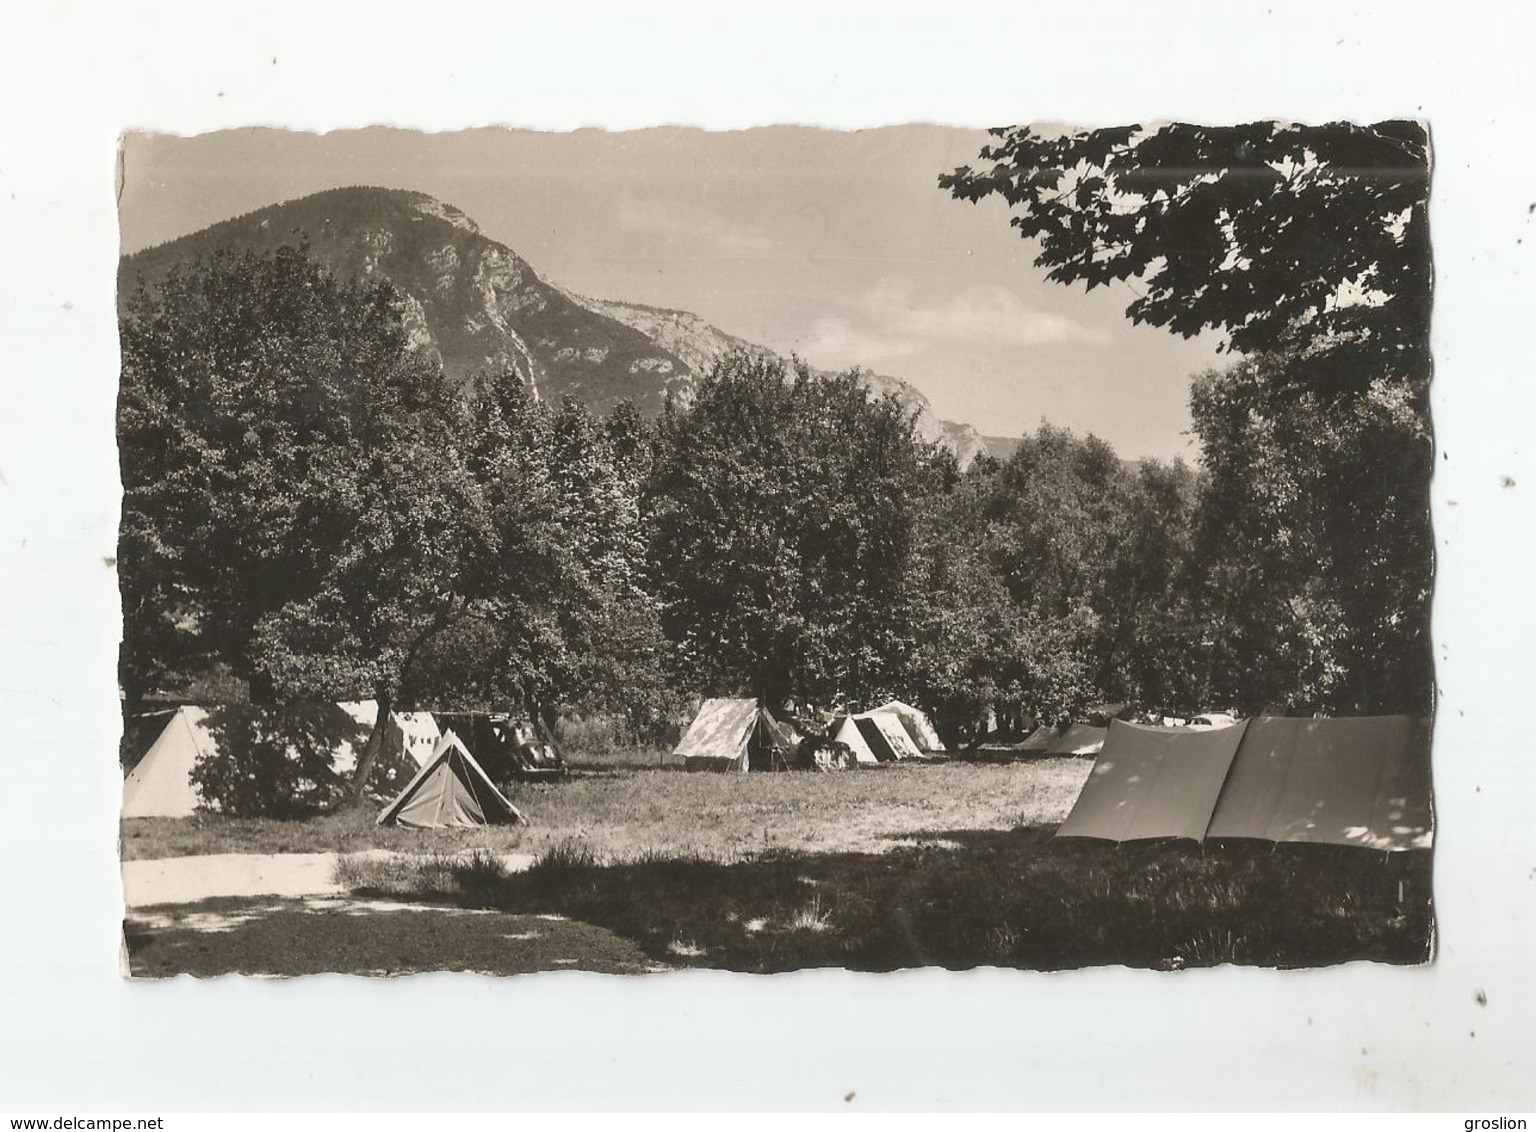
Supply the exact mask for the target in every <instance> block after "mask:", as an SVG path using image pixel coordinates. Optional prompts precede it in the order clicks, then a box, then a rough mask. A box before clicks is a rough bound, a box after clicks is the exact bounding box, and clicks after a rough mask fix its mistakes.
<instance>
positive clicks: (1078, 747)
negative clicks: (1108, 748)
mask: <svg viewBox="0 0 1536 1132" xmlns="http://www.w3.org/2000/svg"><path fill="white" fill-rule="evenodd" d="M1108 736H1109V728H1107V727H1094V726H1092V725H1091V724H1087V723H1074V724H1072V725H1071V726H1070V727H1068V728H1067V729H1066V730H1065V731H1063V732H1062V733H1061V734H1060V735H1059V736H1057V737H1056V739H1054V740H1053V741H1052V742H1051V745H1050V746H1049V747H1047V748H1046V749H1045V750H1046V754H1049V755H1096V754H1098V753H1099V752H1100V751H1102V750H1103V749H1104V740H1105V739H1106V738H1108Z"/></svg>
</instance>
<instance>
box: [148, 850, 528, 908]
mask: <svg viewBox="0 0 1536 1132" xmlns="http://www.w3.org/2000/svg"><path fill="white" fill-rule="evenodd" d="M403 855H404V854H395V853H390V852H388V851H386V850H382V849H370V850H367V851H365V852H362V853H349V854H340V853H212V854H206V855H204V856H199V857H167V858H163V859H159V860H149V861H124V862H123V903H124V904H126V905H127V906H128V907H130V908H142V907H145V906H147V905H151V904H194V903H197V902H198V901H201V900H208V899H210V898H212V897H218V896H284V897H301V896H336V895H340V894H341V892H342V889H341V887H340V886H339V885H338V884H336V882H335V880H334V877H335V875H336V862H337V861H338V860H340V859H341V857H342V856H348V857H355V858H360V859H364V860H366V859H375V860H376V859H380V858H388V857H393V856H403ZM502 861H503V863H504V864H505V865H506V867H507V870H508V871H509V872H521V871H522V870H523V869H526V868H527V867H528V866H529V865H530V864H532V863H533V857H532V855H530V854H527V853H508V854H505V855H504V856H503V857H502Z"/></svg>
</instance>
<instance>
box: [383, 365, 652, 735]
mask: <svg viewBox="0 0 1536 1132" xmlns="http://www.w3.org/2000/svg"><path fill="white" fill-rule="evenodd" d="M465 416H466V419H465V423H464V428H463V431H462V435H461V442H462V446H463V451H464V453H465V456H466V460H467V467H468V469H469V474H470V476H471V477H472V479H473V482H474V483H475V485H476V488H477V490H478V492H479V493H480V499H481V506H482V507H483V511H484V522H483V524H480V525H479V526H478V527H477V531H478V534H477V539H478V540H479V541H478V543H477V545H476V547H475V549H474V550H473V552H472V553H471V554H470V555H469V556H468V559H469V561H470V562H472V564H473V565H472V568H471V569H470V571H469V573H468V575H467V576H466V578H465V581H464V583H463V593H464V597H465V605H464V607H463V616H462V617H460V618H459V619H458V620H457V622H456V624H455V625H454V626H453V627H452V628H450V629H448V630H447V631H446V632H445V633H443V634H441V635H439V636H438V637H437V638H436V639H435V640H434V641H433V642H431V643H430V644H428V645H427V646H426V649H425V650H424V657H423V661H422V663H421V664H420V665H419V666H418V668H417V670H416V678H415V681H414V684H413V695H414V696H415V697H416V698H417V699H419V700H424V701H426V702H435V701H440V700H443V699H447V698H451V699H452V701H453V702H454V703H455V704H457V705H459V706H470V705H476V704H478V705H482V706H486V707H490V706H493V705H497V706H500V705H504V704H505V703H506V702H507V701H508V700H511V701H512V702H514V703H516V704H517V705H519V707H520V708H521V709H522V710H523V711H524V712H525V713H526V714H528V715H529V716H530V717H532V718H537V719H539V720H540V721H541V722H543V723H544V724H545V725H546V726H552V725H553V722H554V718H555V715H556V714H557V713H558V712H559V711H561V710H564V709H579V710H584V711H603V712H618V713H620V714H622V715H624V716H626V717H627V718H629V720H630V721H631V723H632V724H633V725H634V726H636V727H638V728H642V729H643V728H644V727H645V726H646V725H647V723H648V722H649V721H650V720H651V719H652V718H654V717H655V716H659V715H661V714H664V713H665V711H666V709H667V706H668V705H669V702H670V697H669V695H668V692H667V688H666V684H665V679H664V664H663V653H664V638H663V637H662V636H661V631H660V624H659V620H658V617H657V611H656V606H655V602H654V600H653V599H652V598H651V597H650V596H649V595H648V594H647V593H646V592H645V591H644V589H643V588H642V586H641V581H642V577H643V566H644V551H645V540H644V537H643V535H642V532H641V518H640V512H639V494H640V484H641V480H642V479H643V477H644V475H645V467H646V459H647V456H648V452H649V448H648V442H647V437H646V426H645V425H644V423H643V422H642V421H640V419H639V418H638V416H637V415H636V414H635V413H634V412H633V410H631V409H629V408H627V407H624V408H620V409H617V410H616V411H615V412H614V413H613V414H612V415H611V416H609V417H607V418H604V419H599V418H596V417H594V416H593V415H592V414H591V413H589V412H588V411H587V410H586V409H584V408H582V407H581V406H580V405H578V404H576V403H575V402H574V401H570V400H567V401H565V402H564V403H562V404H561V405H560V406H558V407H551V406H548V405H545V404H542V403H540V402H537V401H535V400H534V399H533V398H532V397H531V396H530V395H529V393H528V392H527V389H526V387H525V383H524V382H523V380H522V379H521V378H520V377H519V376H518V375H517V374H516V373H513V372H503V373H496V374H482V375H480V376H479V377H477V378H476V379H475V381H474V382H473V383H472V385H471V388H470V390H469V392H468V403H467V408H466V414H465Z"/></svg>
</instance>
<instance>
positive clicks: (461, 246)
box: [119, 188, 1009, 464]
mask: <svg viewBox="0 0 1536 1132" xmlns="http://www.w3.org/2000/svg"><path fill="white" fill-rule="evenodd" d="M300 239H307V240H308V241H309V245H310V253H311V254H312V255H314V256H316V257H317V258H318V259H320V260H321V261H322V262H324V263H325V264H326V265H327V266H328V267H330V268H331V270H333V271H335V272H337V273H339V274H346V275H352V276H358V277H363V278H375V277H382V278H386V279H388V280H389V281H390V282H391V283H392V284H393V285H394V287H395V288H396V290H398V291H399V292H400V293H401V296H402V301H403V318H404V322H405V326H406V330H407V332H408V333H409V335H410V338H411V341H412V342H413V343H414V344H415V345H416V346H417V347H418V348H419V349H422V350H430V351H432V352H434V353H435V354H436V355H437V356H438V357H439V358H440V359H441V361H442V363H443V367H444V368H445V370H447V372H448V373H449V374H451V375H453V376H455V377H459V378H464V377H467V376H468V375H469V374H472V373H474V372H476V371H478V370H482V369H501V368H509V369H512V370H514V371H515V372H517V373H518V374H520V375H521V376H522V377H523V380H524V381H525V382H527V383H528V385H529V387H530V388H531V389H532V390H533V391H534V392H535V393H536V394H537V395H538V396H540V397H543V398H550V399H554V398H560V397H564V396H570V397H573V398H575V399H576V400H578V401H581V402H582V403H584V404H586V405H588V406H589V407H591V408H593V409H595V410H597V411H606V410H608V409H611V408H612V407H613V406H614V405H615V404H617V403H618V402H620V401H625V400H628V401H633V402H634V403H635V404H636V406H637V407H638V408H639V409H640V410H641V411H642V412H644V413H647V414H655V413H657V412H659V411H660V409H661V406H662V403H663V401H664V400H665V398H666V396H667V395H668V394H669V393H670V394H672V395H673V396H674V397H676V398H677V399H678V400H680V401H682V402H684V403H686V402H687V401H688V400H689V399H690V398H691V397H692V394H693V390H694V388H695V385H696V383H697V382H698V381H699V380H700V379H701V378H702V377H703V376H704V375H705V374H707V373H708V372H709V369H710V367H711V366H713V365H714V363H715V362H716V361H718V360H719V359H720V358H722V357H724V356H725V355H727V354H729V353H731V352H733V351H745V352H746V353H748V354H751V355H754V356H757V357H772V356H774V354H773V351H771V350H769V349H767V348H766V347H763V346H759V345H756V344H754V343H751V342H747V341H745V340H743V339H741V338H737V337H735V336H734V335H731V334H727V333H725V332H724V331H723V330H720V329H719V328H718V327H715V326H711V325H710V324H709V323H707V322H705V321H704V320H703V319H702V318H700V317H699V316H698V315H695V314H690V313H689V312H687V311H676V310H664V309H661V308H657V307H647V306H641V305H639V304H635V303H624V302H616V301H612V300H605V299H590V298H585V297H582V296H578V295H575V294H572V293H570V292H567V291H564V290H562V289H561V288H559V287H556V286H554V285H553V284H551V283H549V282H547V281H546V280H544V279H541V278H540V277H539V276H538V275H537V274H536V273H535V272H534V271H533V269H532V268H530V267H529V266H528V264H527V263H526V262H525V261H524V260H523V259H522V258H521V257H519V256H518V255H517V254H516V253H515V252H514V251H512V249H510V248H508V247H506V246H505V245H504V244H500V243H498V242H497V241H495V240H492V239H490V238H489V237H487V236H485V235H484V234H483V233H481V231H480V229H479V227H478V225H476V224H475V222H474V221H473V220H471V219H470V218H469V217H468V216H465V215H464V213H462V212H460V211H459V210H458V209H457V208H454V207H453V206H452V205H449V204H444V203H442V202H441V201H437V200H434V199H433V198H431V197H429V196H426V195H425V194H422V193H414V192H406V191H402V190H396V189H378V188H349V189H335V190H331V191H329V192H323V193H316V194H315V195H313V196H308V197H304V198H301V199H300V200H295V201H288V202H286V203H284V204H279V205H273V206H272V207H270V208H264V209H260V210H258V211H256V212H252V213H247V214H246V215H244V216H239V217H235V218H234V219H232V220H226V221H223V222H222V223H219V224H215V225H213V226H212V227H210V228H206V229H204V230H203V231H201V232H196V233H193V234H192V235H189V236H184V237H182V238H181V239H178V240H173V241H171V242H170V243H167V244H162V245H160V246H159V247H155V248H150V249H147V250H145V251H142V252H139V253H136V254H135V255H132V256H128V257H125V258H124V259H123V261H122V263H121V265H120V268H119V294H120V296H126V295H127V294H129V293H131V291H132V289H133V288H134V287H135V286H136V283H137V280H139V279H141V278H142V279H145V280H148V281H151V282H153V281H154V280H155V279H156V278H159V277H161V276H163V275H164V274H165V272H167V271H169V270H170V269H171V267H172V266H173V265H175V264H177V263H180V262H184V261H188V260H191V259H195V258H198V257H201V256H204V255H208V254H210V253H212V252H213V251H215V250H218V249H229V250H234V251H244V250H254V251H263V252H270V251H272V250H275V249H276V248H278V247H280V246H282V245H284V244H293V243H296V242H297V241H298V240H300ZM867 379H868V381H869V383H870V385H871V386H872V387H874V388H875V389H877V390H880V391H881V392H888V393H891V394H892V395H894V396H895V397H897V398H898V399H899V400H900V401H902V402H903V403H904V404H906V405H908V406H909V407H911V408H913V409H916V410H917V411H918V427H919V429H920V430H921V432H922V434H923V436H924V437H925V438H927V439H929V440H932V441H937V442H940V443H943V444H945V445H947V446H949V447H950V448H951V449H953V450H954V452H955V454H956V455H957V456H958V457H959V458H960V460H961V462H962V464H964V463H969V462H970V460H971V459H972V458H973V457H974V456H975V455H977V454H978V453H980V452H984V451H988V450H989V445H990V446H992V447H993V448H995V447H996V443H997V442H996V441H995V440H994V439H993V438H987V437H983V436H981V435H980V434H978V433H977V431H976V430H975V429H974V428H972V427H971V426H969V425H963V424H956V423H954V422H953V421H943V420H939V419H938V418H937V417H935V416H934V414H933V411H932V407H931V406H930V405H929V403H928V400H927V398H926V397H924V396H923V395H922V394H921V393H919V392H918V391H917V390H916V389H914V388H913V387H912V386H911V385H908V384H907V383H906V382H904V381H902V380H900V379H899V378H895V377H888V376H885V375H881V374H869V375H868V378H867ZM1001 443H1002V444H1004V445H1007V444H1008V443H1009V442H1006V441H1004V442H1001Z"/></svg>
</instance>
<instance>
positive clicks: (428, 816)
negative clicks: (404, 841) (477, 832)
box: [379, 729, 527, 829]
mask: <svg viewBox="0 0 1536 1132" xmlns="http://www.w3.org/2000/svg"><path fill="white" fill-rule="evenodd" d="M526 820H527V819H526V818H525V817H523V815H522V813H521V811H519V810H518V808H517V807H516V806H514V805H513V804H512V803H511V802H509V801H507V798H506V796H505V795H504V794H502V792H501V791H500V790H497V789H496V787H495V786H494V785H493V784H492V783H491V780H490V779H489V778H488V777H486V773H485V771H484V770H482V769H481V768H480V764H479V763H477V762H476V761H475V756H474V755H472V754H470V753H469V751H468V750H467V749H465V747H464V744H463V743H461V742H459V738H458V736H457V735H455V734H454V733H453V731H452V730H451V729H450V730H449V731H447V732H446V733H445V734H443V735H442V736H441V737H440V738H439V739H438V741H437V743H436V745H435V746H434V748H433V751H432V757H431V758H430V759H428V760H427V765H426V766H424V767H422V768H421V769H420V770H419V771H417V772H416V777H415V778H413V779H411V781H410V782H409V783H408V784H407V785H406V787H405V789H404V790H402V791H400V795H399V797H397V798H396V799H395V800H394V801H393V802H391V803H390V804H389V805H388V806H386V807H385V809H384V812H383V813H381V814H380V815H379V824H380V825H402V826H406V827H408V828H411V829H466V828H473V827H475V826H482V825H500V824H505V823H508V822H522V821H526Z"/></svg>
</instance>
